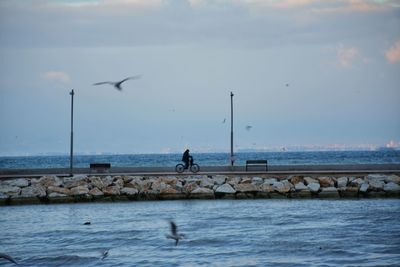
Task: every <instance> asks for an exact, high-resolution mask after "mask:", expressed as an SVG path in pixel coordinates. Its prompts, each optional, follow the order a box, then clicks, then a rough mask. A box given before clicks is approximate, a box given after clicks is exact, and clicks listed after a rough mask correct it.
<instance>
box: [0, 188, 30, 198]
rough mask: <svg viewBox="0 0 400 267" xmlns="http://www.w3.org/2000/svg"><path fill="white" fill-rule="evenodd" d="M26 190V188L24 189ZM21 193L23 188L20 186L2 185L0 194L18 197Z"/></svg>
mask: <svg viewBox="0 0 400 267" xmlns="http://www.w3.org/2000/svg"><path fill="white" fill-rule="evenodd" d="M24 188H25V187H24ZM20 192H21V188H20V187H18V186H10V185H1V186H0V194H3V195H7V196H18V195H19V194H20Z"/></svg>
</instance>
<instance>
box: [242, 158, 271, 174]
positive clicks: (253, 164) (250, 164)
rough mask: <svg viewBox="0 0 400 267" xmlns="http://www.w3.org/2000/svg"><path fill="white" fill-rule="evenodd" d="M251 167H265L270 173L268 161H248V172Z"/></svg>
mask: <svg viewBox="0 0 400 267" xmlns="http://www.w3.org/2000/svg"><path fill="white" fill-rule="evenodd" d="M249 167H265V171H268V160H246V172H247V170H248V168H249Z"/></svg>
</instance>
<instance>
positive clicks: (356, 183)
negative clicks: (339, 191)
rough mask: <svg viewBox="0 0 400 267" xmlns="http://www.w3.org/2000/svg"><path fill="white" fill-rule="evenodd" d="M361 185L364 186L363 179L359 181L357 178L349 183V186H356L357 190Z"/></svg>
mask: <svg viewBox="0 0 400 267" xmlns="http://www.w3.org/2000/svg"><path fill="white" fill-rule="evenodd" d="M362 184H365V181H364V179H361V178H357V179H355V180H353V181H351V182H350V186H356V187H358V188H360V186H361V185H362Z"/></svg>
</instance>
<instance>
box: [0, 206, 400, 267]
mask: <svg viewBox="0 0 400 267" xmlns="http://www.w3.org/2000/svg"><path fill="white" fill-rule="evenodd" d="M0 215H1V216H0V228H1V232H0V237H1V238H0V252H2V253H7V254H8V255H10V256H12V257H13V258H14V259H15V260H16V261H17V262H18V263H19V264H20V266H32V267H35V266H41V267H43V266H49V267H50V266H51V267H54V266H89V267H90V266H93V267H94V266H152V267H153V266H221V267H226V266H228V267H229V266H296V267H298V266H300V267H301V266H307V267H308V266H399V265H400V224H399V218H400V200H399V199H373V200H372V199H361V200H317V199H309V200H288V199H264V200H184V201H183V200H177V201H143V202H140V201H138V202H135V201H133V202H115V203H110V202H107V203H79V204H78V203H77V204H57V205H24V206H5V207H0ZM169 220H173V221H174V222H175V223H176V225H177V228H178V232H179V233H182V234H184V238H183V239H182V240H181V241H180V242H179V243H178V245H177V246H175V241H174V240H171V239H167V238H166V234H169V232H170V224H169ZM88 221H90V222H91V224H90V225H84V223H85V222H88ZM105 251H108V256H107V257H105V258H103V253H104V252H105ZM0 266H15V265H13V264H12V263H10V262H8V261H6V260H5V259H1V258H0Z"/></svg>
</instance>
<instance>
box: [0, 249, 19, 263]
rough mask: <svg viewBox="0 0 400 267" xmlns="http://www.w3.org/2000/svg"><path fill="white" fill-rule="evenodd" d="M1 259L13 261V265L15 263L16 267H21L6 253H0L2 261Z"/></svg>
mask: <svg viewBox="0 0 400 267" xmlns="http://www.w3.org/2000/svg"><path fill="white" fill-rule="evenodd" d="M1 258H3V259H6V260H8V261H11V262H12V263H14V264H16V265H19V264H18V263H17V262H16V261H15V260H14V259H13V258H12V257H11V256H9V255H7V254H5V253H1V252H0V259H1Z"/></svg>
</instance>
